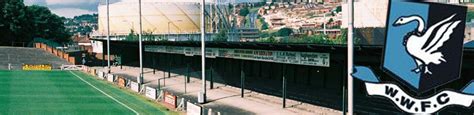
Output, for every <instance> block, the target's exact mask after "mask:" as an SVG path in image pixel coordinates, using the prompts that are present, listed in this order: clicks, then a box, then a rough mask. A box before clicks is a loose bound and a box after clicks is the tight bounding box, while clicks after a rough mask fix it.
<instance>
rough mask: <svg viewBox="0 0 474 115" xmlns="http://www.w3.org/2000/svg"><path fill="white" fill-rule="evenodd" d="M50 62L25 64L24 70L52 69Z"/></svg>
mask: <svg viewBox="0 0 474 115" xmlns="http://www.w3.org/2000/svg"><path fill="white" fill-rule="evenodd" d="M52 68H53V67H52V66H51V65H50V64H23V70H52Z"/></svg>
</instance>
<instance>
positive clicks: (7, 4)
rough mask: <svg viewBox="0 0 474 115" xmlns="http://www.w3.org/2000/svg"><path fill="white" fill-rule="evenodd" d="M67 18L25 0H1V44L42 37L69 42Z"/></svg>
mask: <svg viewBox="0 0 474 115" xmlns="http://www.w3.org/2000/svg"><path fill="white" fill-rule="evenodd" d="M64 20H65V18H63V17H59V16H57V15H55V14H53V13H51V11H50V10H49V9H48V8H46V7H43V6H36V5H33V6H25V5H24V4H23V0H1V1H0V31H1V33H2V34H0V45H9V44H10V43H11V42H13V41H15V42H30V41H33V38H35V37H41V38H45V39H48V40H52V41H56V42H68V41H69V39H68V38H69V37H70V34H69V32H68V31H66V29H65V27H64Z"/></svg>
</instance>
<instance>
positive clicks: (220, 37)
mask: <svg viewBox="0 0 474 115" xmlns="http://www.w3.org/2000/svg"><path fill="white" fill-rule="evenodd" d="M227 38H228V36H227V30H226V29H223V30H220V31H219V33H217V35H216V38H215V39H214V41H216V42H226V41H227Z"/></svg>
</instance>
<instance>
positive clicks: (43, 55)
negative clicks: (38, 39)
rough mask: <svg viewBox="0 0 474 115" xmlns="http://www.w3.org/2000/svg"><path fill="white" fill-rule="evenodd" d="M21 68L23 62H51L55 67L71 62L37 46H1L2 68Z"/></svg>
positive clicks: (0, 65) (0, 58)
mask: <svg viewBox="0 0 474 115" xmlns="http://www.w3.org/2000/svg"><path fill="white" fill-rule="evenodd" d="M9 64H10V65H11V67H12V69H14V70H18V69H21V66H22V65H23V64H51V65H52V66H53V69H59V68H60V67H61V65H67V64H69V63H68V62H67V61H64V60H62V59H60V58H58V57H56V56H54V55H52V54H51V53H48V52H46V51H44V50H42V49H37V48H24V47H0V70H7V69H8V68H9Z"/></svg>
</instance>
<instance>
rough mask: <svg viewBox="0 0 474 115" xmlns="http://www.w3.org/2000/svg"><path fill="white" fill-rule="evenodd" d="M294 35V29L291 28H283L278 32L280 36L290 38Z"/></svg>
mask: <svg viewBox="0 0 474 115" xmlns="http://www.w3.org/2000/svg"><path fill="white" fill-rule="evenodd" d="M291 34H293V29H291V28H282V29H280V30H278V36H290V35H291Z"/></svg>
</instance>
